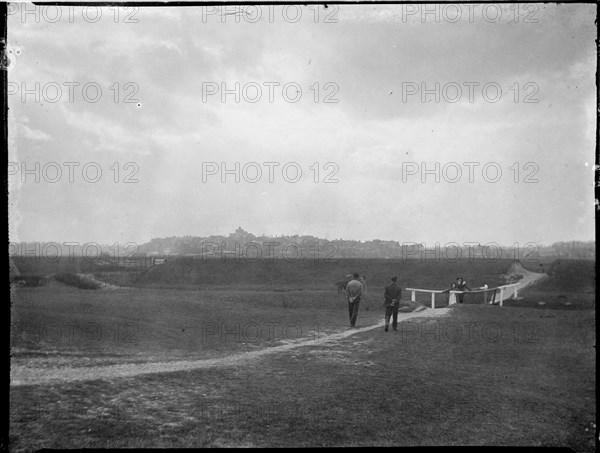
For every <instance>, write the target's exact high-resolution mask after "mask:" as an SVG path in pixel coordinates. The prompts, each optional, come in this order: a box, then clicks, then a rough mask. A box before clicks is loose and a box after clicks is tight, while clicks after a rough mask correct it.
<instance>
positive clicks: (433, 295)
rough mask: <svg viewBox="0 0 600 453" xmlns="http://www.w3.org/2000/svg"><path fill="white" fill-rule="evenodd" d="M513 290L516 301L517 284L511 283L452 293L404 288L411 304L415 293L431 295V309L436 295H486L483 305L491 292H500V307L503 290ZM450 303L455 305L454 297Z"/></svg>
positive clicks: (452, 291)
mask: <svg viewBox="0 0 600 453" xmlns="http://www.w3.org/2000/svg"><path fill="white" fill-rule="evenodd" d="M511 287H512V288H513V297H514V298H515V299H516V298H517V294H518V293H517V283H511V284H509V285H502V286H497V287H495V288H486V289H475V290H473V291H454V290H450V291H448V290H440V289H419V288H406V291H410V300H411V301H413V302H416V293H417V292H419V293H430V294H431V308H435V295H436V294H441V293H446V292H448V293H450V294H454V295H456V294H464V293H486V296H485V297H484V299H483V300H484V303H485V302H486V301H487V293H489V292H491V291H494V292H495V291H497V290H500V301H499V305H500V306H502V301H503V300H504V290H509V288H511ZM450 300H451V302H450V305H453V304H455V303H456V297H451V298H450ZM452 300H454V302H452Z"/></svg>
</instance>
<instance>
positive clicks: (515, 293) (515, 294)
mask: <svg viewBox="0 0 600 453" xmlns="http://www.w3.org/2000/svg"><path fill="white" fill-rule="evenodd" d="M513 288H514V290H515V292H514V293H513V298H515V299H516V298H517V285H515V286H514V287H513Z"/></svg>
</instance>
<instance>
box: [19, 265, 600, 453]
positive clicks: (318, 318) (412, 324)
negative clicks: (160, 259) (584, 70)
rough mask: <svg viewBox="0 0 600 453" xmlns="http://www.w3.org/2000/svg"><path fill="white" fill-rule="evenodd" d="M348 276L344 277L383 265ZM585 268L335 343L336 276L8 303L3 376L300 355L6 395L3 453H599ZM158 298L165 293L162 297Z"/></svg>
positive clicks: (491, 271) (338, 315) (375, 315)
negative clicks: (532, 451) (561, 451)
mask: <svg viewBox="0 0 600 453" xmlns="http://www.w3.org/2000/svg"><path fill="white" fill-rule="evenodd" d="M347 264H348V263H345V265H344V267H343V268H344V269H345V268H356V267H358V268H359V269H369V266H370V269H371V270H378V269H380V268H379V267H378V266H381V267H382V268H383V266H389V263H385V262H384V263H375V262H370V263H360V262H358V263H354V264H353V265H347ZM417 264H418V268H416V269H411V270H409V269H408V267H407V268H404V274H400V275H407V276H409V278H407V280H408V279H410V278H414V281H411V283H410V284H412V285H421V286H422V287H425V288H427V287H431V285H433V284H434V283H436V282H437V283H438V284H437V285H436V286H435V287H438V288H439V287H444V286H445V284H444V285H441V284H439V282H440V281H442V282H446V280H448V278H450V280H452V279H453V278H454V277H455V276H456V275H454V274H456V273H457V272H461V273H462V274H466V275H464V276H465V277H466V278H468V279H469V281H478V280H482V282H481V283H483V281H485V282H486V283H488V284H489V285H490V286H491V284H492V283H490V282H492V280H490V279H491V278H492V277H493V276H494V275H496V276H497V278H498V280H501V276H502V275H503V272H506V270H507V268H508V266H506V267H505V268H504V269H502V268H500V267H499V265H497V264H494V265H491V264H490V265H488V266H487V267H484V268H482V267H481V266H480V267H479V268H477V267H475V266H473V267H470V268H469V267H466V268H465V267H463V268H462V269H457V268H456V267H453V266H450V268H449V269H442V267H443V266H442V265H438V267H437V269H438V273H437V274H435V275H431V274H422V275H423V278H422V280H418V279H417V278H416V276H417V275H418V273H419V272H424V271H425V270H427V271H428V272H433V271H434V270H435V269H436V268H435V267H432V264H431V263H430V264H425V263H417ZM503 264H506V263H503ZM593 265H594V263H591V264H590V263H588V262H583V263H582V262H562V263H561V264H560V265H558V266H556V267H555V268H552V271H553V275H554V276H553V277H551V278H548V279H546V280H544V281H542V282H541V283H540V284H539V285H537V286H536V287H533V288H530V289H528V290H527V291H525V292H524V293H523V294H522V296H523V299H521V300H518V301H510V302H509V303H507V304H506V306H505V307H497V306H484V305H474V304H464V305H462V306H453V307H451V308H448V309H447V310H448V315H447V316H443V317H430V318H425V317H424V318H414V319H413V318H411V319H408V320H406V321H405V322H401V323H400V328H399V331H398V332H392V331H390V332H388V333H385V332H384V331H383V328H380V327H377V328H376V329H374V330H365V331H360V330H359V331H356V332H355V333H354V334H353V335H350V336H347V337H344V338H337V339H333V338H334V337H332V335H333V334H337V333H342V332H346V331H348V314H347V307H346V302H345V300H344V298H343V296H342V295H339V294H337V292H336V290H335V288H334V287H330V288H326V287H325V284H326V283H327V281H328V280H329V279H330V277H332V276H334V275H338V274H339V273H340V272H339V271H340V270H341V269H342V268H339V269H335V270H332V271H331V274H328V275H327V276H326V277H327V279H325V277H322V278H320V279H319V278H317V280H318V281H319V282H323V283H319V284H317V285H315V286H316V287H315V288H311V287H309V286H307V284H306V281H305V280H304V277H301V278H299V279H298V280H299V281H298V282H297V284H294V282H293V275H298V273H296V274H294V272H292V271H298V269H299V268H298V267H296V268H295V269H293V268H292V269H288V270H285V271H281V273H280V275H288V272H289V275H290V277H286V278H289V279H290V280H286V279H285V278H284V279H283V280H284V283H280V284H277V287H272V288H270V289H268V288H264V287H263V288H261V287H260V285H254V284H250V285H248V288H247V289H246V290H243V289H242V288H238V287H235V288H234V289H231V288H229V289H225V288H223V287H221V286H220V285H221V283H220V282H219V281H215V282H214V285H213V286H212V287H206V288H203V289H198V288H195V289H177V288H175V287H166V288H165V287H163V288H156V287H138V288H132V289H115V290H110V291H108V290H106V291H103V290H84V289H78V288H76V287H72V286H67V285H64V284H60V283H58V282H51V283H50V284H49V285H48V286H42V287H37V288H28V287H23V288H16V289H14V291H13V307H12V326H11V347H12V364H13V366H14V367H19V368H20V369H21V370H23V369H25V370H26V369H31V370H32V371H33V370H37V371H39V370H42V371H43V370H48V373H50V372H51V371H52V370H57V369H62V370H68V371H69V372H73V373H77V369H78V368H79V367H82V368H89V367H96V366H110V365H113V364H131V366H132V367H134V368H135V367H136V364H137V366H139V365H140V364H142V363H147V362H160V361H164V362H169V361H175V360H198V359H219V358H223V357H230V356H232V355H234V354H251V353H252V352H253V351H261V350H264V349H265V348H271V347H274V346H278V345H281V344H286V343H287V342H290V341H294V340H296V339H299V338H305V339H307V340H310V341H308V342H307V343H305V344H304V345H303V346H300V347H297V348H293V349H290V350H287V351H286V352H277V353H273V354H267V355H262V356H260V357H259V358H257V359H256V360H252V361H247V362H244V363H243V364H240V365H236V364H235V363H234V364H231V363H229V364H224V365H222V366H221V365H218V364H216V365H215V366H211V367H206V368H202V369H192V370H189V371H180V372H170V373H156V374H142V375H139V376H133V377H126V378H114V379H112V378H111V379H91V380H85V381H75V380H72V379H64V380H62V381H57V382H53V383H51V384H35V385H19V386H12V387H11V392H10V399H11V401H10V405H11V413H10V422H11V424H10V439H11V445H10V449H11V450H12V451H32V450H35V449H39V448H44V447H46V448H82V447H83V448H85V447H88V448H89V447H99V448H107V447H124V448H128V447H218V446H305V447H306V446H368V445H377V446H403V445H404V446H409V445H530V446H567V447H571V448H573V449H574V450H575V451H593V450H594V439H595V434H594V433H595V432H597V429H596V426H595V423H596V412H595V403H596V401H595V305H594V303H593V301H594V280H593ZM561 266H562V267H561ZM392 267H393V266H392ZM163 269H167V268H163ZM397 269H398V268H397V267H396V268H393V269H391V270H397ZM548 269H549V268H548V267H547V270H548ZM167 270H168V269H167ZM169 272H170V271H169ZM240 272H241V271H240ZM245 272H246V273H254V272H256V271H255V270H252V271H250V270H247V271H245ZM548 272H550V270H548ZM388 273H389V272H388ZM301 275H305V274H301ZM374 275H379V274H373V276H374ZM446 276H448V278H447V277H446ZM590 276H592V279H591V280H590ZM218 278H221V277H218ZM239 278H240V279H241V278H242V277H239ZM574 278H576V279H578V280H577V282H576V283H577V284H574V283H573V279H574ZM484 279H485V280H484ZM250 281H251V282H255V280H254V281H253V280H250ZM290 282H291V283H290ZM164 284H165V278H163V279H162V280H161V281H160V284H158V286H161V285H164ZM321 284H322V285H323V286H322V287H320V285H321ZM383 284H385V278H383V277H381V282H379V281H378V280H377V279H376V278H373V277H372V278H371V279H370V281H369V293H368V295H367V297H366V298H365V301H364V302H363V305H361V310H360V313H359V319H358V327H363V326H369V325H374V324H376V323H377V322H379V321H381V320H382V309H381V292H382V289H383ZM475 284H479V282H477V283H475ZM169 285H171V283H169ZM169 285H167V286H169ZM569 285H571V286H569ZM150 286H152V285H150ZM267 286H268V285H267ZM403 286H408V283H407V284H406V285H403ZM183 287H184V288H190V287H191V286H190V285H188V284H185V285H183ZM407 296H408V294H405V297H407ZM559 296H566V299H565V297H559ZM540 300H544V301H555V305H551V304H549V303H548V304H546V305H539V304H538V302H539V301H540ZM565 302H569V304H565ZM367 308H368V310H367Z"/></svg>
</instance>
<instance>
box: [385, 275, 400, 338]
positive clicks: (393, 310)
mask: <svg viewBox="0 0 600 453" xmlns="http://www.w3.org/2000/svg"><path fill="white" fill-rule="evenodd" d="M397 281H398V277H392V283H390V284H389V285H387V286H386V287H385V291H384V293H383V297H384V298H385V302H384V305H385V331H386V332H387V331H388V330H389V327H390V317H391V318H392V329H394V330H398V307H399V306H400V298H401V297H402V289H401V288H400V287H399V286H398V285H397V284H396V282H397Z"/></svg>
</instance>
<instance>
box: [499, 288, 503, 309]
mask: <svg viewBox="0 0 600 453" xmlns="http://www.w3.org/2000/svg"><path fill="white" fill-rule="evenodd" d="M502 299H504V288H502V287H500V306H502Z"/></svg>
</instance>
